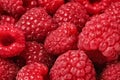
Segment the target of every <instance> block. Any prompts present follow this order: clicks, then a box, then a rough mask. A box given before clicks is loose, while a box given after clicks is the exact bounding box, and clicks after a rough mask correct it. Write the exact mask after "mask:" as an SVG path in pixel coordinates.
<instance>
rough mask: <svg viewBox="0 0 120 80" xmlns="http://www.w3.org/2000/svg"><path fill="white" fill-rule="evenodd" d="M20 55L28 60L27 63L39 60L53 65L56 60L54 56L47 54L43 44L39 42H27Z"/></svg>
mask: <svg viewBox="0 0 120 80" xmlns="http://www.w3.org/2000/svg"><path fill="white" fill-rule="evenodd" d="M20 56H21V57H23V58H24V59H25V60H26V64H31V63H34V62H38V63H43V64H45V65H47V66H48V67H51V66H52V64H53V61H54V59H53V56H50V55H48V54H47V52H46V50H45V49H44V47H43V44H40V43H39V44H38V43H37V42H27V43H26V49H25V50H24V51H23V52H22V54H20Z"/></svg>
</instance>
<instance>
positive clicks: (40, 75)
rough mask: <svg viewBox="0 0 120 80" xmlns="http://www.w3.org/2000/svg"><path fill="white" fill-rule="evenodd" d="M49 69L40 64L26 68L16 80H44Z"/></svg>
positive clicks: (19, 73) (33, 64)
mask: <svg viewBox="0 0 120 80" xmlns="http://www.w3.org/2000/svg"><path fill="white" fill-rule="evenodd" d="M47 73H48V68H47V67H46V66H45V65H43V64H39V63H32V64H29V65H26V66H24V67H23V68H22V69H21V70H20V71H19V72H18V74H17V77H16V80H26V79H27V80H44V78H45V76H46V75H47Z"/></svg>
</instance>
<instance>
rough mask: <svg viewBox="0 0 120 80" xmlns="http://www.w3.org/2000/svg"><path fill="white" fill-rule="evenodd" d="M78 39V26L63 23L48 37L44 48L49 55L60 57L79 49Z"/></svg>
mask: <svg viewBox="0 0 120 80" xmlns="http://www.w3.org/2000/svg"><path fill="white" fill-rule="evenodd" d="M77 37H78V31H77V28H76V26H75V25H74V24H71V23H63V24H62V25H61V26H59V27H58V28H57V29H56V30H54V31H53V32H51V33H50V34H49V35H48V36H47V38H46V40H45V42H44V47H45V49H46V50H47V52H48V53H50V54H55V55H60V54H62V53H64V52H66V51H68V50H70V49H77Z"/></svg>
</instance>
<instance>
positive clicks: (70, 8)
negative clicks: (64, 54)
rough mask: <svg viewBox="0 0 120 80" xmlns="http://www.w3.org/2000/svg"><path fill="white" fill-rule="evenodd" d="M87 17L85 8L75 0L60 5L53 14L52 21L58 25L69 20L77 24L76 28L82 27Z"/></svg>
mask: <svg viewBox="0 0 120 80" xmlns="http://www.w3.org/2000/svg"><path fill="white" fill-rule="evenodd" d="M88 18H89V16H88V15H87V12H86V10H85V8H84V7H83V6H82V5H81V4H79V3H76V2H68V3H66V4H64V5H62V6H61V7H60V8H59V9H58V10H57V11H56V13H55V14H54V16H53V19H54V21H55V22H56V23H58V25H61V24H62V23H63V22H71V23H73V24H75V25H76V26H77V28H78V30H81V28H82V27H84V25H85V23H86V21H87V20H88Z"/></svg>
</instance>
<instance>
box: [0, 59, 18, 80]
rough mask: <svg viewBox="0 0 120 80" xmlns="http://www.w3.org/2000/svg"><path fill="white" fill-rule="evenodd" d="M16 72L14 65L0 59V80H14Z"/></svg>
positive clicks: (16, 68)
mask: <svg viewBox="0 0 120 80" xmlns="http://www.w3.org/2000/svg"><path fill="white" fill-rule="evenodd" d="M18 70H19V68H18V67H17V66H16V65H15V64H14V63H12V62H11V61H9V60H7V59H2V58H0V80H15V77H16V75H17V72H18Z"/></svg>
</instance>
